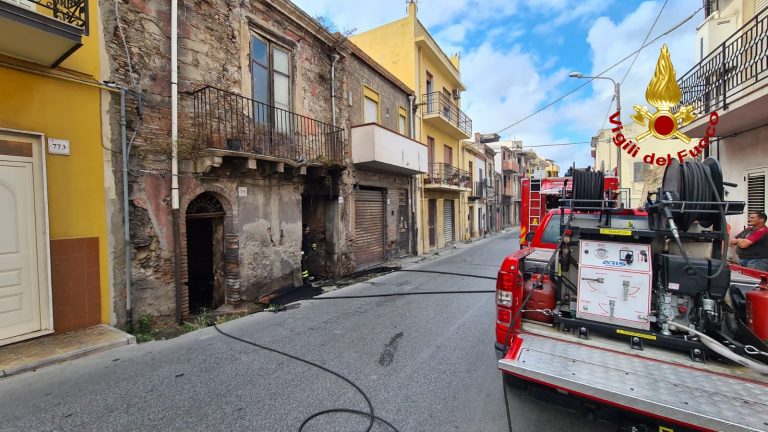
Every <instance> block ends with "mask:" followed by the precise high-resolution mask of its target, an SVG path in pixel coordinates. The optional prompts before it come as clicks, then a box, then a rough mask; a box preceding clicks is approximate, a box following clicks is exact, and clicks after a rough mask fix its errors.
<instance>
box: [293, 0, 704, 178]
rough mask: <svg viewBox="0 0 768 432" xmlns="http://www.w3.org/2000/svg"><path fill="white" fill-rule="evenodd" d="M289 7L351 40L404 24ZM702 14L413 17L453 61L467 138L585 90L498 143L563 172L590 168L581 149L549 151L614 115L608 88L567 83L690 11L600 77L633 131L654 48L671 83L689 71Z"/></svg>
mask: <svg viewBox="0 0 768 432" xmlns="http://www.w3.org/2000/svg"><path fill="white" fill-rule="evenodd" d="M293 1H294V3H296V4H297V5H298V6H299V7H301V8H302V9H303V10H304V11H306V12H307V13H308V14H310V15H312V16H314V17H319V16H322V17H324V18H325V20H326V21H327V22H329V23H332V24H333V25H334V26H335V27H336V29H337V30H339V31H342V32H344V31H346V30H353V29H354V30H355V31H354V32H353V34H356V33H360V32H364V31H366V30H369V29H372V28H374V27H378V26H380V25H383V24H386V23H389V22H392V21H395V20H397V19H400V18H403V17H405V16H406V15H407V0H293ZM662 7H663V9H662ZM700 7H701V0H667V1H666V4H665V1H664V0H657V1H637V0H580V1H574V0H420V1H419V3H418V13H417V16H418V18H419V20H420V21H421V22H422V23H423V24H424V25H425V27H426V28H427V29H428V30H429V32H430V33H431V34H432V36H433V37H434V38H435V40H437V42H438V44H439V45H440V47H441V48H442V49H443V51H444V52H445V53H446V54H448V55H451V54H453V53H460V55H461V79H462V82H463V83H464V85H465V86H466V88H467V91H466V92H464V93H463V94H462V98H461V109H462V110H463V111H464V112H466V113H467V115H469V117H470V118H472V121H473V129H474V132H481V133H496V132H500V131H501V130H502V129H504V128H507V126H510V125H512V124H514V123H517V122H518V121H520V120H521V119H523V118H525V117H527V116H528V115H529V114H531V113H533V112H535V111H537V110H539V109H541V108H543V107H544V106H546V105H548V104H549V103H551V102H553V101H555V100H557V99H558V98H560V97H561V96H563V95H564V94H566V93H568V92H570V91H572V90H574V89H575V88H577V87H579V86H580V85H582V84H585V83H586V85H585V86H583V87H581V88H580V89H579V90H577V91H575V92H574V93H572V94H571V95H569V96H567V97H566V98H564V99H562V100H561V101H559V102H557V103H555V104H554V105H552V106H551V107H549V108H547V109H545V110H543V111H542V112H540V113H538V114H536V115H534V116H532V117H530V118H529V119H527V120H525V121H522V122H520V123H518V124H516V125H514V126H512V127H510V128H508V129H506V130H504V132H502V133H501V134H500V135H501V137H502V139H504V140H507V139H517V140H522V141H523V145H524V146H525V147H531V148H533V149H535V150H536V152H537V153H538V154H539V155H541V156H542V157H546V158H551V159H553V160H555V162H557V163H558V164H559V165H560V166H561V168H562V167H568V166H571V165H572V164H574V163H575V164H576V166H577V167H585V166H587V165H592V164H593V160H592V158H591V156H590V149H589V144H576V145H564V146H550V145H551V144H557V143H575V142H589V141H590V139H591V137H592V136H594V135H597V132H598V130H599V129H600V128H602V127H607V125H610V123H608V122H607V121H606V119H607V118H608V116H609V115H610V114H612V113H613V112H615V110H616V106H615V104H614V103H613V99H614V98H613V96H614V86H613V84H612V83H611V82H610V81H608V80H605V79H600V80H594V81H592V82H589V83H587V80H584V79H576V78H570V77H568V74H569V73H570V72H574V71H578V72H581V73H583V74H584V75H585V76H594V75H598V74H600V73H602V72H604V71H605V70H606V69H608V68H609V67H611V66H613V65H614V64H615V63H616V62H618V61H619V60H621V59H623V58H625V57H627V56H628V55H630V54H631V53H633V52H634V51H636V50H637V49H638V48H640V47H641V46H642V45H643V40H644V39H645V38H646V36H649V38H648V40H649V41H650V40H653V39H655V38H656V37H657V36H659V35H661V34H662V33H665V32H666V31H668V30H670V29H671V28H672V27H674V26H675V25H677V24H679V23H680V22H681V21H683V20H684V19H685V18H687V17H689V16H690V15H691V14H693V13H694V12H696V11H698V13H697V14H696V15H695V16H694V17H693V18H692V19H690V20H689V21H687V22H686V23H685V24H683V25H681V26H680V27H679V28H677V29H676V30H674V31H673V32H671V33H669V34H667V35H664V36H662V37H661V38H660V39H659V40H658V41H656V42H655V43H653V44H651V45H648V46H647V47H645V48H643V50H641V51H640V54H639V56H638V57H637V59H636V61H635V62H634V64H632V61H633V59H634V56H631V57H629V58H628V59H627V60H625V61H623V62H622V63H620V64H619V65H617V66H615V67H613V68H612V69H610V70H609V71H607V72H605V73H604V74H603V76H606V77H610V78H613V79H614V80H616V81H618V82H621V86H620V87H621V92H620V99H621V105H622V120H623V122H624V123H626V122H631V119H630V118H629V117H630V115H631V114H633V113H634V111H633V110H632V106H633V105H646V106H647V105H648V103H647V102H646V100H645V89H646V87H647V86H648V82H649V81H650V79H651V77H652V76H653V71H654V69H655V67H656V60H657V59H658V56H659V52H660V50H661V46H662V44H667V46H668V47H669V50H670V53H671V56H672V63H673V65H674V68H675V70H676V72H677V77H678V78H680V77H681V76H682V75H683V74H684V73H685V72H687V71H688V70H689V69H691V67H693V66H694V65H695V64H696V61H697V59H696V57H697V55H696V54H697V53H696V49H697V43H696V26H697V25H698V24H700V23H701V22H702V20H703V18H704V15H703V12H702V11H700V10H699V9H700ZM659 12H661V14H659ZM657 17H658V21H657V22H656V23H655V25H654V21H655V20H656V19H657ZM649 32H650V35H649ZM630 65H631V68H630ZM628 71H629V73H628V74H627V72H628ZM625 75H626V78H625ZM609 107H610V111H609ZM563 171H564V170H563Z"/></svg>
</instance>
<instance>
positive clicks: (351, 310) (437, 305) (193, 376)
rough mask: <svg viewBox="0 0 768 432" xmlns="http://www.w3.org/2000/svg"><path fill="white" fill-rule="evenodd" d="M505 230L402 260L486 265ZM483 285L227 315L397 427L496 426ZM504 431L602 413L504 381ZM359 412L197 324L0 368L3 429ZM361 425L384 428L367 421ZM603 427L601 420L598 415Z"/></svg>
mask: <svg viewBox="0 0 768 432" xmlns="http://www.w3.org/2000/svg"><path fill="white" fill-rule="evenodd" d="M517 235H518V233H517V232H512V233H507V234H503V235H498V236H496V237H493V238H491V239H488V240H485V241H481V242H477V243H474V244H472V245H462V248H461V249H454V250H451V251H449V253H448V256H445V257H440V258H438V259H436V260H431V261H428V262H425V263H422V264H418V265H415V266H412V267H410V270H427V271H439V272H451V273H461V274H467V275H480V276H490V277H493V276H495V273H496V269H497V267H498V264H499V263H500V261H501V259H502V258H503V257H504V256H505V255H506V254H507V253H508V252H509V251H510V250H512V249H513V248H515V247H516V246H515V243H516V239H517ZM494 286H495V284H494V281H493V280H490V279H480V278H472V277H467V276H453V275H444V274H435V273H426V272H425V273H419V272H397V273H391V274H388V275H384V276H381V277H378V278H375V279H372V280H370V281H367V282H364V283H359V284H356V285H352V286H349V287H346V288H343V289H340V290H337V291H333V292H331V293H328V294H325V295H324V296H323V297H326V298H331V297H334V296H341V295H370V294H391V293H418V292H424V291H442V290H445V291H457V292H461V291H468V290H493V289H494ZM493 317H494V296H493V294H490V293H477V294H455V295H424V296H418V295H412V296H396V297H381V298H362V299H339V300H333V301H330V300H323V301H320V300H305V301H301V302H298V303H294V304H291V305H289V307H288V310H287V311H285V312H280V313H277V314H272V313H267V312H264V313H259V314H256V315H251V316H248V317H245V318H242V319H239V320H236V321H232V322H229V323H226V324H224V325H222V326H221V329H222V330H223V331H225V332H227V333H229V334H232V335H235V336H237V337H240V338H243V339H246V340H249V341H253V342H256V343H259V344H263V345H266V346H269V347H272V348H274V349H278V350H281V351H284V352H286V353H290V354H293V355H297V356H299V357H302V358H304V359H307V360H310V361H313V362H316V363H319V364H321V365H323V366H325V367H328V368H330V369H332V370H334V371H337V372H339V373H341V374H343V375H345V376H346V377H348V378H349V379H351V380H352V381H353V382H355V383H356V384H357V385H358V386H360V387H361V388H362V389H363V390H364V391H365V392H366V393H367V394H368V396H369V397H370V399H371V402H372V403H373V406H374V409H375V413H376V415H378V416H380V417H382V418H383V419H385V420H387V421H389V422H391V423H392V424H393V425H394V426H396V427H397V428H398V430H400V431H401V432H406V431H408V432H415V431H488V432H497V431H498V432H506V431H507V430H508V427H507V420H506V412H505V409H504V394H503V386H502V381H501V377H500V373H499V372H498V370H497V369H496V366H495V356H494V350H493ZM509 404H510V407H509V408H510V413H511V416H512V419H513V429H514V430H515V431H554V430H568V431H595V430H601V428H602V427H603V426H602V425H598V424H595V423H592V422H589V421H587V420H586V419H584V418H582V417H581V416H580V415H577V414H574V413H571V412H569V411H566V410H564V409H561V408H559V407H557V406H554V405H548V404H542V403H537V402H536V401H534V400H533V399H531V398H530V397H529V396H528V395H527V394H526V393H525V392H522V391H516V390H510V393H509ZM333 408H349V409H356V410H362V411H367V410H368V408H367V406H366V405H365V403H364V399H363V397H362V396H361V395H360V394H359V393H357V392H356V391H355V390H354V389H353V388H351V387H350V386H349V385H348V384H347V383H345V382H343V381H342V380H340V379H339V378H337V377H335V376H332V375H330V374H328V373H326V372H324V371H322V370H319V369H316V368H313V367H310V366H308V365H306V364H303V363H301V362H298V361H296V360H293V359H289V358H286V357H283V356H281V355H278V354H275V353H271V352H268V351H265V350H263V349H260V348H256V347H253V346H250V345H247V344H244V343H242V342H239V341H236V340H233V339H230V338H227V337H225V336H223V335H221V334H219V333H218V332H217V331H216V329H214V328H206V329H203V330H200V331H197V332H194V333H190V334H187V335H184V336H181V337H179V338H176V339H173V340H170V341H160V342H151V343H146V344H142V345H138V346H135V345H134V346H127V347H125V348H120V349H116V350H112V351H109V352H105V353H102V354H98V355H94V356H91V357H88V358H83V359H80V360H75V361H71V362H67V363H64V364H60V365H57V366H52V367H47V368H44V369H41V370H38V371H35V372H30V373H26V374H22V375H19V376H15V377H10V378H7V379H3V380H2V381H0V418H2V419H3V421H2V423H0V430H2V431H21V430H24V431H90V430H94V431H95V430H99V431H104V430H106V431H127V430H131V431H157V430H177V431H181V430H184V431H235V430H249V431H296V430H298V429H299V426H300V425H301V423H302V421H303V420H304V419H305V418H307V417H309V416H311V415H312V414H313V413H316V412H318V411H321V410H326V409H333ZM367 424H368V419H367V418H365V417H363V416H355V415H353V414H338V413H335V414H329V415H324V416H321V417H319V418H316V419H314V420H312V421H311V422H310V423H309V424H308V425H307V426H306V427H305V429H304V430H306V431H363V430H365V428H366V427H367ZM372 430H373V431H387V430H390V429H389V428H388V427H386V426H385V425H383V424H381V423H378V422H377V423H376V424H375V425H374V427H373V429H372ZM604 430H612V428H610V427H608V426H605V427H604Z"/></svg>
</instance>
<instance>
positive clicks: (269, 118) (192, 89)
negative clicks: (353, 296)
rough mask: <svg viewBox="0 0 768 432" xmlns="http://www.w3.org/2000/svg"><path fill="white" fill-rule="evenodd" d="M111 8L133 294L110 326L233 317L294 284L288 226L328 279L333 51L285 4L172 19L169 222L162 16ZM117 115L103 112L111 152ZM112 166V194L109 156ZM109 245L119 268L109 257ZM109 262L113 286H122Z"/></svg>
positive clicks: (154, 7)
mask: <svg viewBox="0 0 768 432" xmlns="http://www.w3.org/2000/svg"><path fill="white" fill-rule="evenodd" d="M118 7H119V11H116V10H115V9H114V5H108V4H105V5H104V8H103V9H102V20H103V22H104V24H105V45H106V50H107V58H108V64H109V73H110V79H111V80H112V81H115V82H118V83H120V84H122V85H125V86H128V87H130V88H132V90H133V91H135V92H136V93H137V94H140V95H141V98H140V105H139V100H138V98H134V99H133V100H135V101H136V102H134V104H133V105H132V106H129V109H128V112H129V113H130V115H128V116H127V117H128V129H129V132H130V131H134V130H135V131H136V134H135V140H134V141H133V142H132V152H131V155H130V160H129V164H128V166H129V170H128V180H129V198H130V208H129V211H130V216H131V218H130V219H131V222H130V228H131V247H130V248H129V250H130V252H131V254H132V260H131V262H132V264H133V265H132V268H131V269H130V274H131V280H132V282H133V283H132V287H131V292H130V293H126V292H122V293H120V292H117V293H116V294H117V295H116V298H117V299H118V300H116V302H117V303H122V304H118V305H117V307H116V308H115V309H116V311H117V321H118V322H124V320H125V318H126V316H125V312H124V311H126V309H132V311H133V312H132V315H133V316H134V317H136V316H138V315H140V314H144V313H146V314H150V315H155V316H172V315H174V313H179V315H180V316H181V317H184V316H186V315H187V314H189V313H190V312H195V311H196V310H199V309H202V308H207V309H210V308H218V307H220V306H222V305H224V304H226V305H229V306H231V307H234V308H236V307H238V306H239V305H240V304H241V302H243V301H252V300H255V299H257V298H258V296H259V295H261V294H264V293H266V292H269V291H271V290H274V289H276V288H280V287H282V286H292V285H296V284H299V283H300V282H301V276H300V268H301V239H302V224H307V225H309V226H310V229H311V230H313V232H314V233H315V234H316V236H317V238H318V239H319V242H318V243H319V245H320V247H319V249H318V255H322V259H317V260H316V261H317V262H320V263H323V268H321V269H319V270H321V271H323V272H329V273H334V272H337V271H338V269H337V268H336V267H337V264H338V263H339V262H340V260H341V256H340V253H339V250H340V243H339V242H338V241H336V237H340V232H341V229H340V227H341V220H340V215H341V212H340V209H339V206H340V203H339V200H338V191H339V181H340V179H341V178H342V173H343V171H344V162H345V161H344V135H343V130H342V129H341V128H340V127H337V126H334V125H333V124H332V123H333V122H334V116H333V115H332V109H331V107H332V102H331V100H332V99H331V87H332V82H331V81H332V80H331V76H332V75H333V71H332V70H331V69H332V67H334V65H333V60H332V56H333V54H334V53H335V48H334V46H335V45H336V44H338V40H337V39H336V38H335V37H334V36H333V35H331V34H330V33H329V32H328V31H326V30H325V29H323V28H322V27H321V26H320V25H318V24H317V23H316V22H315V21H314V20H313V19H311V18H310V17H309V16H307V15H306V14H305V13H304V12H302V11H301V10H299V9H298V8H296V7H295V6H294V5H293V4H292V3H290V2H282V1H277V2H260V1H253V2H228V1H225V0H218V1H192V2H187V3H186V4H185V5H184V6H183V9H180V10H179V11H178V144H177V154H178V160H179V163H178V166H179V173H178V176H177V179H178V188H179V206H178V212H174V211H173V208H172V197H171V187H172V178H173V176H172V172H171V170H170V158H171V152H170V149H171V147H172V144H173V143H172V136H173V130H172V116H173V112H172V109H173V108H172V107H173V104H172V102H173V100H172V86H171V66H172V63H173V62H172V60H171V45H172V42H173V41H172V39H171V24H170V23H171V19H170V17H171V15H172V13H171V11H170V10H169V6H168V4H161V3H157V2H150V1H141V0H139V1H132V2H130V3H126V2H119V3H118ZM116 12H117V13H116ZM118 14H119V21H118ZM121 30H122V34H121ZM123 40H125V44H124V42H123ZM118 108H119V107H118V106H117V101H113V103H112V106H111V110H110V113H109V122H110V125H111V126H112V127H111V128H110V129H111V131H112V133H111V137H110V138H111V141H112V142H113V143H119V142H120V141H119V140H120V137H119V136H118V134H117V132H116V131H118V130H119V127H118V125H117V123H118V122H119V118H120V117H119V111H118ZM112 166H113V172H114V178H115V182H116V185H119V184H120V182H121V181H122V173H121V171H120V169H119V166H120V155H119V154H115V155H114V156H113V160H112ZM115 189H116V190H118V191H119V190H120V187H119V186H116V187H115ZM118 195H119V194H116V195H115V198H114V199H113V200H112V202H111V203H110V204H111V208H110V210H111V214H112V217H111V219H112V222H113V223H112V226H113V230H112V231H113V237H114V238H120V237H121V236H120V234H121V232H122V231H121V228H122V225H121V224H120V223H119V220H120V218H121V215H122V211H123V209H122V206H121V205H120V202H121V199H120V198H121V197H119V196H118ZM113 246H114V250H113V252H114V256H115V257H116V258H118V257H119V256H122V250H123V248H122V245H121V244H119V243H118V242H115V244H114V245H113ZM120 262H121V261H120V260H119V259H115V260H114V275H113V277H114V280H115V284H114V285H115V287H124V284H121V283H119V282H120V281H123V280H124V275H125V273H126V272H125V269H124V268H122V266H120V265H119V264H120ZM177 265H178V267H177ZM120 289H122V288H116V290H117V291H119V290H120ZM126 294H129V295H130V296H129V297H128V296H127V295H126ZM127 298H130V304H129V305H126V304H125V303H126V301H127V300H126V299H127Z"/></svg>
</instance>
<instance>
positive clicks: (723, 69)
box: [678, 8, 768, 116]
mask: <svg viewBox="0 0 768 432" xmlns="http://www.w3.org/2000/svg"><path fill="white" fill-rule="evenodd" d="M766 77H768V8H764V9H763V10H761V11H759V12H758V13H756V14H755V16H754V17H753V18H752V19H750V20H749V21H747V23H745V24H744V25H743V26H742V27H741V28H740V29H738V30H737V31H736V32H734V34H732V35H731V36H730V37H728V39H726V40H725V41H723V43H722V44H720V46H719V47H718V48H717V49H715V50H714V51H712V52H711V53H710V54H709V55H708V56H706V57H705V58H704V59H702V60H701V62H699V63H698V64H697V65H696V66H694V67H693V68H692V69H691V70H690V71H688V72H687V73H686V74H685V75H683V76H682V77H681V78H680V79H679V80H678V85H679V86H680V90H681V92H682V99H681V101H680V106H684V105H693V107H694V110H695V112H696V113H697V115H700V116H701V115H707V114H709V113H710V112H712V111H716V110H719V109H727V108H728V104H729V102H730V101H732V100H734V99H735V98H737V97H738V96H739V94H740V93H742V92H745V91H746V90H748V89H749V88H750V87H753V86H755V85H756V84H758V83H759V82H761V81H763V80H765V78H766Z"/></svg>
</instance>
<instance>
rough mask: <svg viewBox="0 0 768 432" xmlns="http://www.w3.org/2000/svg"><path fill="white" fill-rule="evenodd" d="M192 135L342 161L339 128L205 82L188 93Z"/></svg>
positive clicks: (212, 142) (219, 143)
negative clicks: (201, 86) (207, 84)
mask: <svg viewBox="0 0 768 432" xmlns="http://www.w3.org/2000/svg"><path fill="white" fill-rule="evenodd" d="M191 97H192V105H193V123H194V125H193V130H194V134H195V137H194V140H196V141H197V142H198V143H199V146H200V148H201V149H208V148H213V149H223V150H234V151H241V152H247V153H253V154H255V155H259V156H266V157H272V158H276V159H285V160H290V161H293V162H307V163H319V164H324V165H341V164H342V163H343V161H344V158H343V154H344V153H343V142H342V132H343V130H342V129H341V128H338V127H335V126H332V125H330V124H327V123H323V122H321V121H318V120H314V119H311V118H309V117H305V116H302V115H299V114H296V113H293V112H290V111H287V110H284V109H281V108H277V107H274V106H271V105H267V104H264V103H261V102H257V101H255V100H253V99H250V98H247V97H244V96H241V95H239V94H236V93H232V92H229V91H226V90H221V89H218V88H215V87H210V86H206V87H203V88H202V89H200V90H197V91H195V92H192V93H191Z"/></svg>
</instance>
